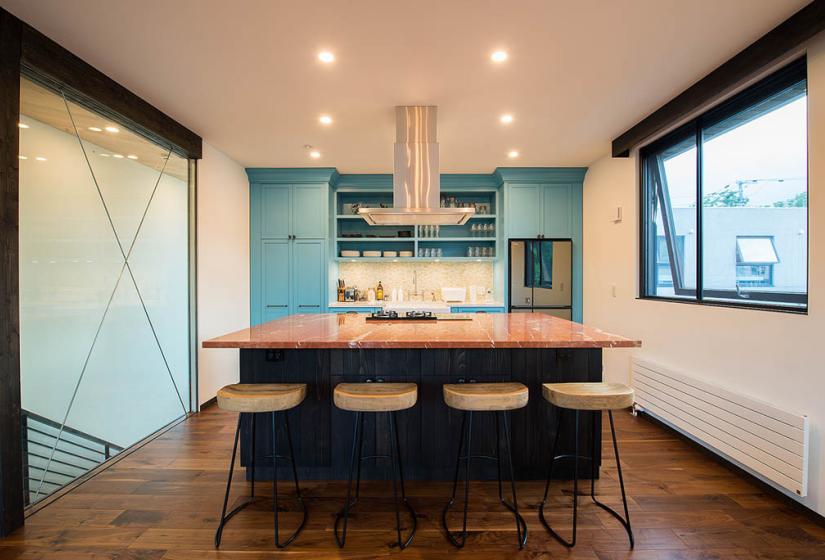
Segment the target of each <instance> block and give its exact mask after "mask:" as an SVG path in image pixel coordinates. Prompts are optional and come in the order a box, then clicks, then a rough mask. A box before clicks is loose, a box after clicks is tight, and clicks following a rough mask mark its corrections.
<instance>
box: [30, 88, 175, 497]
mask: <svg viewBox="0 0 825 560" xmlns="http://www.w3.org/2000/svg"><path fill="white" fill-rule="evenodd" d="M20 123H21V128H20V288H21V289H20V323H21V333H20V345H21V384H22V408H23V414H22V417H23V422H24V426H23V428H24V432H23V434H24V438H23V445H24V450H23V451H24V460H25V462H26V463H25V465H24V467H25V472H24V474H25V477H26V485H27V490H28V493H27V495H28V497H29V499H30V501H32V502H33V501H37V500H39V499H42V498H43V497H45V496H47V495H48V494H50V493H52V492H54V491H55V490H57V489H59V488H60V487H61V486H63V485H65V484H67V483H68V482H71V481H72V480H73V479H74V478H76V477H77V476H80V475H82V474H84V473H85V472H87V471H88V470H89V469H91V468H94V467H95V466H97V465H99V464H100V463H101V462H103V461H105V460H106V459H108V458H109V457H111V456H113V455H115V454H117V453H118V452H120V451H122V450H123V449H126V448H128V447H129V446H131V445H133V444H135V443H136V442H138V441H140V440H141V439H143V438H144V437H146V436H148V435H150V434H152V433H153V432H155V431H157V430H158V429H160V428H162V427H164V426H166V425H167V424H169V423H170V422H172V421H174V420H175V419H177V418H180V417H181V416H183V415H185V414H186V412H187V411H188V406H189V404H188V403H189V390H190V386H189V385H190V382H189V330H188V325H189V307H188V258H189V257H188V214H187V213H188V162H187V160H186V159H184V158H181V157H179V156H176V155H174V154H171V153H170V150H169V149H168V148H164V147H161V146H158V145H156V144H154V143H152V142H150V141H148V140H146V139H145V138H143V137H142V136H139V135H138V134H135V133H133V132H130V131H129V130H127V128H126V127H124V126H122V125H120V124H118V123H116V122H112V121H111V120H108V119H106V118H103V117H101V116H99V115H97V114H96V113H94V112H92V111H89V110H88V109H86V108H84V107H82V106H80V105H78V104H76V103H73V102H71V101H68V100H67V99H64V97H63V96H62V95H61V94H59V93H55V92H52V91H50V90H47V89H45V88H43V87H40V86H39V85H36V84H35V83H33V82H31V81H28V80H23V82H22V85H21V115H20Z"/></svg>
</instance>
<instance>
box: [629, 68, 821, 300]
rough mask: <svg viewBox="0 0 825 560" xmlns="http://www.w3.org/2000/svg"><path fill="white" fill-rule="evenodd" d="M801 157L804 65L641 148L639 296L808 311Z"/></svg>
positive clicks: (804, 159)
mask: <svg viewBox="0 0 825 560" xmlns="http://www.w3.org/2000/svg"><path fill="white" fill-rule="evenodd" d="M807 150H808V146H807V79H806V66H805V60H804V59H802V60H800V61H797V62H794V63H792V64H791V65H789V66H787V67H785V68H783V69H782V70H780V71H778V72H776V73H775V74H773V75H771V76H769V77H767V78H765V79H764V80H762V81H761V82H759V83H757V84H755V85H754V86H752V87H750V88H748V89H747V90H745V91H743V92H741V93H740V94H738V95H736V96H734V97H733V98H732V99H730V100H728V101H726V102H724V103H723V104H721V105H720V106H719V107H716V108H714V109H712V110H711V111H709V112H707V113H705V114H704V115H701V116H700V117H698V118H697V119H695V120H694V121H692V122H690V123H687V124H686V125H684V126H683V127H681V128H679V129H678V130H676V131H674V132H672V133H670V134H669V135H667V136H666V137H664V138H662V139H660V140H657V141H656V142H654V143H652V144H650V145H649V146H646V147H644V148H642V150H641V152H640V156H641V160H642V201H643V202H642V204H643V207H642V214H643V222H642V231H643V237H642V267H643V268H642V286H641V294H640V295H641V296H642V297H646V298H666V299H672V300H673V299H675V300H683V301H688V302H694V303H714V304H725V305H741V306H750V307H753V306H757V307H760V308H779V309H785V310H797V311H798V310H802V311H804V310H805V309H807V302H808V282H807V276H808V269H807V261H808V176H807ZM780 257H781V258H780Z"/></svg>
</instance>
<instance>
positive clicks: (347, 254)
mask: <svg viewBox="0 0 825 560" xmlns="http://www.w3.org/2000/svg"><path fill="white" fill-rule="evenodd" d="M341 256H342V257H360V256H361V251H352V250H342V251H341Z"/></svg>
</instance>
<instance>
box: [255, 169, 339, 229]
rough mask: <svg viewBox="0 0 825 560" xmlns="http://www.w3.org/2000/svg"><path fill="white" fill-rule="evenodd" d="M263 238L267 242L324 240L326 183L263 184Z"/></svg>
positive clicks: (261, 211) (326, 202)
mask: <svg viewBox="0 0 825 560" xmlns="http://www.w3.org/2000/svg"><path fill="white" fill-rule="evenodd" d="M253 190H259V191H260V206H259V207H253V211H255V212H260V220H261V236H262V237H263V238H265V239H325V238H326V237H327V219H328V215H329V209H328V207H329V185H328V184H326V183H320V184H319V183H309V184H282V183H261V184H258V185H254V186H253Z"/></svg>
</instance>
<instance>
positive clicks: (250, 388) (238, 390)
mask: <svg viewBox="0 0 825 560" xmlns="http://www.w3.org/2000/svg"><path fill="white" fill-rule="evenodd" d="M306 393H307V386H306V385H305V384H303V383H250V384H240V383H239V384H235V385H227V386H226V387H224V388H222V389H220V390H219V391H218V406H219V407H220V408H222V409H224V410H232V411H234V412H238V413H239V414H238V427H237V428H236V429H235V443H234V445H233V446H232V462H231V463H230V464H229V478H228V480H227V481H226V494H225V495H224V498H223V510H222V511H221V521H220V524H219V525H218V530H217V532H216V533H215V548H218V547H219V546H220V545H221V535H222V534H223V528H224V525H225V524H226V522H227V521H229V520H230V519H232V517H233V516H234V515H235V514H236V513H238V512H239V511H241V510H242V509H243V508H245V507H246V506H248V505H249V504H251V503H252V502H253V501H255V415H256V414H258V413H266V412H268V413H271V414H272V499H273V505H272V511H273V514H274V518H275V519H274V526H275V546H277V547H278V548H286V547H287V546H289V544H290V543H292V541H294V540H295V537H297V536H298V534H299V533H300V532H301V530H302V529H303V528H304V525H305V524H306V522H307V509H306V505H305V504H304V500H303V498H302V497H301V488H300V487H299V485H298V470H297V469H296V467H295V452H294V451H293V448H292V434H291V432H290V429H289V410H291V409H293V408H295V407H296V406H298V405H299V404H301V402H303V400H304V398H305V397H306ZM277 412H283V413H284V414H283V417H284V427H285V429H286V438H287V442H288V444H289V457H288V458H289V460H290V462H291V463H292V477H293V479H294V481H295V494H296V496H297V500H298V505H299V506H301V510H302V511H303V514H304V515H303V519H302V520H301V524H300V526H299V527H298V528H297V529H296V530H295V532H294V533H292V535H290V537H289V538H288V539H286V541H284V542H283V543H282V542H281V540H280V537H279V534H278V459H287V457H284V456H281V455H278V447H277V440H278V438H277V435H278V430H277V426H276V423H275V415H276V413H277ZM245 414H248V415H249V416H250V417H251V422H252V462H251V464H250V471H251V475H252V488H251V494H250V496H249V497H248V498H247V499H246V500H244V501H243V502H242V503H241V504H240V505H238V506H237V507H236V508H235V509H233V510H232V511H230V512H229V513H228V514H227V513H226V507H227V505H228V504H229V490H230V488H231V486H232V473H233V472H234V470H235V456H236V453H237V451H238V439H239V437H240V434H241V421H242V420H243V417H244V415H245Z"/></svg>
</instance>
